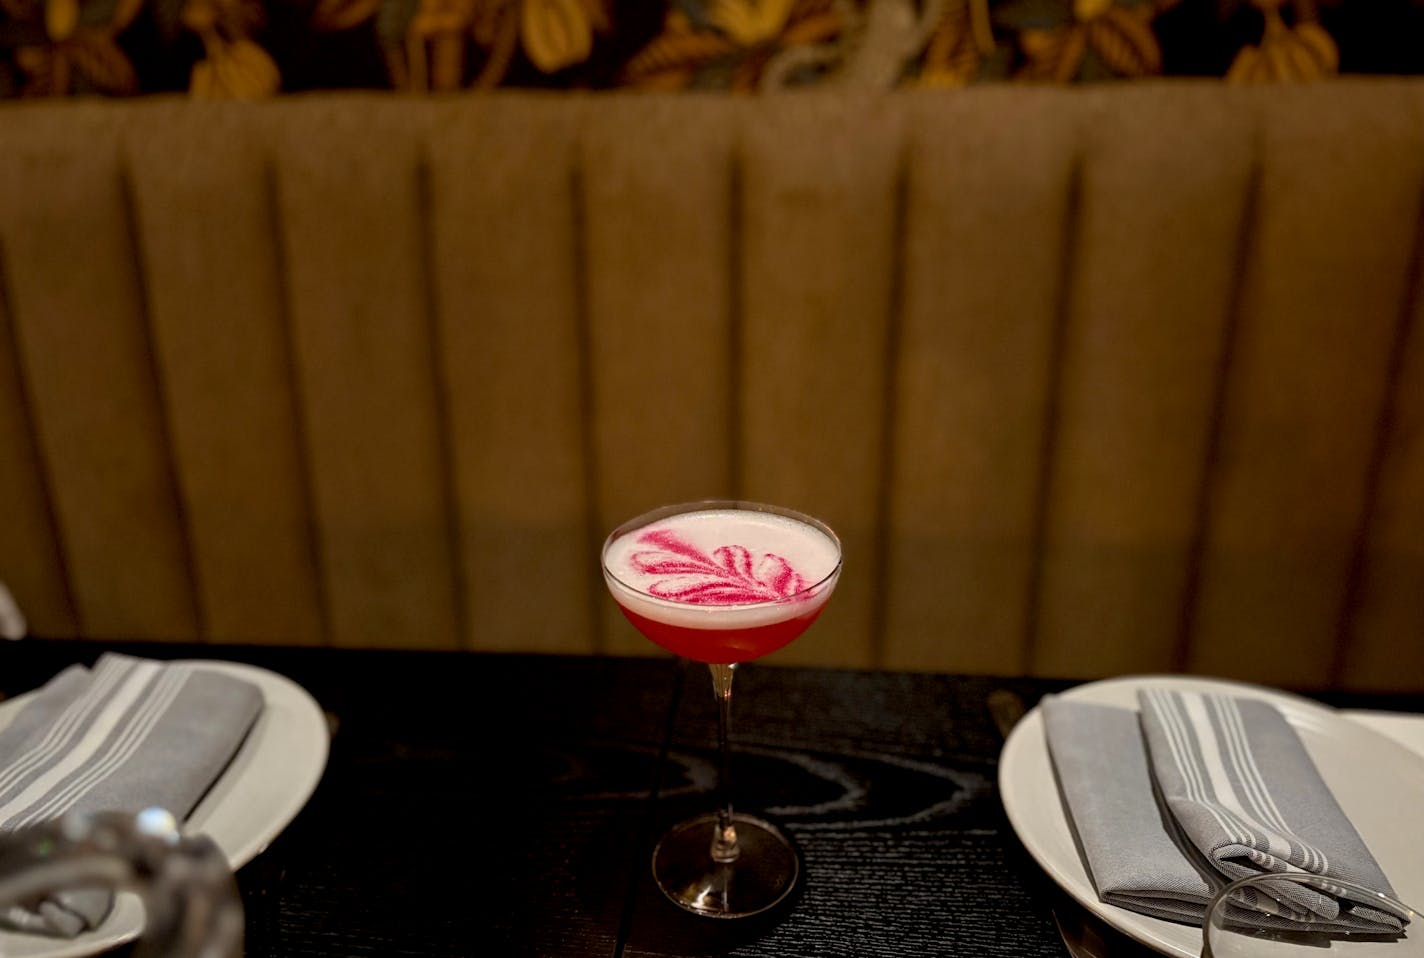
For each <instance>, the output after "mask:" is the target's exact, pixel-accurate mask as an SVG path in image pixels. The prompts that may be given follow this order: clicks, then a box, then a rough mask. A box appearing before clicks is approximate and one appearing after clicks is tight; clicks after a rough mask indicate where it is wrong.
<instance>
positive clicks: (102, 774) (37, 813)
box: [16, 668, 188, 827]
mask: <svg viewBox="0 0 1424 958" xmlns="http://www.w3.org/2000/svg"><path fill="white" fill-rule="evenodd" d="M187 681H188V673H187V671H186V670H180V669H177V668H171V669H166V670H163V671H161V672H160V673H159V675H158V678H157V680H156V681H154V680H153V679H151V678H150V679H149V680H148V684H150V685H152V690H151V691H149V692H148V693H147V694H146V695H144V697H143V698H142V699H141V700H140V706H139V708H138V709H137V710H136V711H135V713H134V714H133V716H132V717H131V718H130V719H129V720H128V722H126V723H125V726H124V728H123V734H122V735H121V736H120V737H119V739H118V740H117V741H115V742H114V743H113V745H112V746H111V751H110V752H109V754H108V755H106V756H105V757H104V758H103V759H102V760H101V761H99V762H98V763H96V764H94V765H93V766H91V767H89V768H88V769H85V768H83V767H82V766H81V767H80V768H79V769H78V770H77V771H78V772H80V773H81V774H79V775H78V777H75V778H73V780H72V781H70V782H69V784H67V785H65V786H64V787H63V788H62V789H61V790H60V791H59V792H57V793H56V794H55V795H53V796H51V797H50V799H49V800H48V801H47V802H45V803H44V804H42V805H36V806H35V807H33V808H31V809H30V811H29V812H28V813H27V814H25V815H24V817H23V818H21V819H19V820H18V821H17V822H16V827H22V826H24V825H29V824H32V823H34V822H37V821H45V820H48V819H51V818H58V817H59V816H61V815H63V814H64V813H65V812H66V811H68V810H69V808H70V807H71V806H73V805H74V803H75V802H76V801H78V800H79V799H80V798H81V797H83V796H84V795H85V794H86V793H88V791H89V790H90V789H91V788H93V787H94V786H95V785H97V784H99V783H100V782H102V781H104V780H105V779H107V778H108V777H109V776H110V775H112V774H113V773H114V772H115V771H116V770H118V769H119V768H121V767H122V766H123V764H124V763H125V762H127V761H128V760H129V759H130V758H132V757H133V755H134V753H135V752H137V751H138V749H139V747H140V746H141V745H142V744H143V743H144V742H145V741H147V739H148V736H149V735H150V734H151V733H152V732H153V730H154V728H155V727H156V726H157V725H158V723H159V721H160V720H161V719H162V718H163V716H164V715H166V714H167V713H168V710H169V709H170V708H171V707H172V705H173V702H174V700H175V699H177V698H178V693H179V692H180V691H182V689H183V686H184V684H185V683H186V682H187Z"/></svg>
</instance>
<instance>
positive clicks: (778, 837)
mask: <svg viewBox="0 0 1424 958" xmlns="http://www.w3.org/2000/svg"><path fill="white" fill-rule="evenodd" d="M732 822H733V824H734V825H736V828H737V846H738V847H739V848H740V849H741V853H740V854H739V855H738V856H737V859H736V860H735V861H732V862H727V863H726V864H722V863H719V862H715V861H713V860H712V837H713V835H714V834H715V832H716V830H717V816H716V815H715V814H709V815H699V816H697V817H696V818H690V819H688V820H687V821H685V822H682V823H680V824H678V825H674V826H673V828H672V830H671V831H669V832H668V833H667V834H666V835H664V836H663V838H662V841H660V842H658V847H657V848H654V849H653V880H654V881H655V882H656V883H657V886H658V887H659V888H660V889H662V892H663V894H664V895H666V896H667V897H668V899H669V900H670V901H671V902H672V903H673V904H675V905H677V906H678V907H679V908H685V909H687V910H688V911H690V912H692V913H693V914H695V915H703V916H705V917H708V918H749V917H750V916H752V915H759V914H761V913H762V912H764V911H767V910H769V909H771V908H774V907H776V906H777V905H778V904H780V903H781V902H782V901H784V900H785V899H786V896H787V895H789V894H791V891H792V889H794V888H795V887H796V882H797V881H798V879H799V878H800V876H801V861H800V859H799V858H798V857H797V855H796V849H795V848H793V847H792V845H791V842H790V840H788V839H787V837H786V836H785V835H783V834H781V832H780V831H779V830H778V829H777V828H776V826H775V825H772V824H771V823H770V822H764V821H762V820H761V819H759V818H753V817H752V816H750V815H743V814H741V813H736V814H733V816H732Z"/></svg>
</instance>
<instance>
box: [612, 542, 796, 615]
mask: <svg viewBox="0 0 1424 958" xmlns="http://www.w3.org/2000/svg"><path fill="white" fill-rule="evenodd" d="M638 542H639V543H642V544H646V545H649V546H652V547H653V548H651V549H647V550H640V551H638V552H635V553H633V554H632V556H631V557H630V558H631V559H632V562H633V568H635V569H637V570H638V571H639V572H641V573H643V574H644V575H647V576H653V577H658V581H656V582H654V583H653V584H652V585H651V586H649V587H648V592H649V593H650V594H652V595H655V596H657V597H658V598H660V599H672V600H673V601H675V602H686V603H689V604H691V605H746V604H748V603H753V602H775V601H776V600H778V599H786V598H790V597H791V596H793V595H795V594H796V593H798V592H800V591H801V590H803V589H805V588H806V585H807V583H806V581H805V580H804V579H803V578H802V577H801V575H800V574H799V573H797V572H796V570H795V569H793V568H792V567H791V564H790V563H789V562H787V561H786V560H785V559H784V558H782V557H781V556H779V555H776V554H775V553H773V552H764V553H762V554H760V555H757V554H755V553H753V552H752V551H751V550H750V549H748V548H747V547H746V546H741V545H725V546H719V547H718V548H716V549H714V550H713V552H712V555H710V556H709V555H707V554H706V553H704V552H702V551H700V550H699V549H697V548H696V547H695V546H693V545H691V544H690V543H688V542H686V541H684V540H683V539H681V538H679V537H678V535H677V534H676V533H674V532H672V531H670V530H667V529H650V530H648V531H647V532H644V533H643V534H641V535H640V536H638Z"/></svg>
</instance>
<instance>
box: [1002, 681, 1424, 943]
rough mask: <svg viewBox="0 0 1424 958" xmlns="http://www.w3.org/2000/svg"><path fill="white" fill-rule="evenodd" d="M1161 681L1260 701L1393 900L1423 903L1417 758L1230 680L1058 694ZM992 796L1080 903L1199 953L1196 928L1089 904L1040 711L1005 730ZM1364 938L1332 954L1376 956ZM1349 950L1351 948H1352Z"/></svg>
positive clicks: (1129, 702) (1311, 708)
mask: <svg viewBox="0 0 1424 958" xmlns="http://www.w3.org/2000/svg"><path fill="white" fill-rule="evenodd" d="M1150 687H1168V688H1180V689H1193V690H1196V691H1202V692H1220V693H1226V694H1229V695H1237V696H1242V697H1250V698H1259V699H1265V700H1267V701H1269V702H1272V703H1274V704H1275V706H1276V707H1277V708H1279V709H1280V711H1281V713H1282V714H1283V715H1284V716H1285V717H1286V720H1287V721H1288V722H1290V724H1291V725H1292V726H1293V727H1294V728H1295V730H1296V733H1297V734H1298V735H1300V738H1301V741H1302V742H1303V743H1304V744H1305V747H1306V750H1307V751H1308V752H1310V756H1311V758H1312V759H1314V761H1315V764H1316V767H1317V768H1319V770H1320V774H1321V777H1323V778H1324V779H1325V782H1326V784H1328V785H1329V786H1330V790H1331V791H1332V792H1333V793H1334V794H1335V798H1336V800H1337V801H1338V802H1339V803H1340V806H1341V807H1342V808H1343V809H1344V810H1345V813H1346V814H1347V815H1348V816H1349V817H1350V821H1351V822H1353V823H1354V825H1355V827H1356V828H1357V829H1358V830H1359V832H1360V835H1361V836H1363V838H1364V840H1365V844H1367V845H1368V846H1369V848H1370V851H1371V852H1373V853H1374V856H1375V858H1376V859H1377V860H1378V861H1379V863H1380V866H1381V867H1382V868H1383V869H1384V873H1385V874H1386V875H1387V876H1388V877H1389V879H1390V882H1391V883H1392V884H1393V885H1394V890H1395V893H1396V894H1397V895H1398V897H1399V898H1400V900H1401V901H1403V902H1404V903H1405V904H1409V905H1416V906H1417V905H1418V904H1419V903H1421V902H1424V822H1421V819H1420V810H1419V808H1420V806H1419V797H1420V796H1421V795H1424V758H1421V756H1419V755H1418V754H1416V753H1414V752H1412V751H1410V750H1409V749H1407V748H1405V747H1404V746H1402V745H1400V744H1398V743H1397V742H1395V741H1392V740H1391V739H1389V738H1387V737H1385V736H1384V735H1381V734H1379V733H1378V732H1375V731H1373V730H1371V729H1368V728H1366V727H1365V726H1363V725H1360V724H1357V723H1355V722H1353V721H1351V720H1349V719H1347V718H1344V717H1342V716H1341V715H1340V713H1338V712H1336V711H1334V710H1333V709H1329V708H1326V707H1325V706H1322V705H1319V704H1317V703H1314V702H1310V701H1307V700H1306V699H1302V698H1297V697H1296V696H1293V695H1287V694H1285V693H1283V692H1273V691H1270V690H1269V689H1263V688H1258V687H1256V686H1252V685H1241V684H1237V683H1234V682H1219V681H1212V680H1208V679H1191V678H1184V677H1180V676H1145V677H1143V676H1138V677H1129V678H1121V679H1109V680H1107V681H1104V682H1093V683H1090V684H1088V685H1080V686H1078V687H1077V688H1074V689H1071V690H1069V691H1068V692H1065V693H1063V697H1064V698H1067V699H1077V700H1079V701H1083V702H1096V703H1099V704H1102V705H1121V706H1126V707H1129V708H1134V709H1135V708H1136V707H1137V691H1138V689H1142V688H1150ZM999 793H1000V795H1001V796H1002V797H1003V801H1004V810H1005V811H1007V812H1008V815H1009V822H1010V823H1011V824H1012V825H1013V827H1014V831H1015V832H1017V833H1018V836H1019V838H1020V839H1021V840H1022V841H1023V843H1024V847H1026V848H1027V849H1028V851H1029V853H1030V854H1031V855H1033V857H1034V858H1035V859H1036V860H1037V861H1038V863H1039V864H1040V865H1041V866H1043V869H1044V871H1046V872H1048V874H1049V876H1050V877H1051V878H1052V879H1053V880H1054V881H1055V882H1057V883H1058V884H1059V885H1060V886H1061V887H1062V888H1063V890H1064V891H1066V892H1067V893H1068V894H1069V895H1071V896H1072V897H1073V898H1074V899H1076V900H1077V901H1078V903H1079V904H1081V905H1082V906H1083V907H1085V908H1087V909H1088V910H1089V911H1091V912H1093V914H1095V915H1097V916H1098V917H1099V918H1102V919H1103V920H1104V921H1106V922H1107V923H1108V924H1109V925H1112V926H1113V927H1114V928H1116V929H1117V930H1119V931H1121V932H1123V933H1125V934H1127V935H1129V936H1131V937H1132V938H1134V939H1136V940H1137V941H1139V942H1141V943H1142V944H1144V945H1147V946H1148V947H1149V948H1152V949H1154V950H1156V951H1159V952H1161V953H1162V954H1165V955H1175V956H1179V958H1197V956H1198V955H1200V954H1201V929H1200V928H1196V927H1193V926H1191V925H1179V924H1177V923H1175V922H1170V921H1163V920H1161V919H1159V918H1149V917H1148V916H1146V915H1139V914H1137V913H1136V912H1132V911H1128V910H1126V909H1124V908H1119V907H1117V906H1115V905H1107V904H1104V903H1103V902H1100V901H1098V895H1097V892H1096V891H1094V889H1093V883H1092V881H1091V880H1090V879H1089V877H1088V873H1087V870H1086V869H1085V868H1084V865H1083V862H1082V860H1081V859H1080V858H1079V856H1078V850H1077V847H1076V846H1075V844H1074V841H1073V836H1072V833H1071V832H1070V831H1069V829H1068V820H1067V818H1066V817H1065V815H1064V811H1063V804H1062V802H1061V801H1060V800H1059V797H1058V786H1057V783H1056V781H1055V779H1054V777H1053V769H1052V766H1051V765H1050V764H1049V760H1048V746H1047V743H1046V741H1045V739H1044V733H1043V715H1042V713H1041V711H1040V710H1039V709H1037V708H1035V709H1033V710H1032V711H1031V712H1029V713H1028V715H1026V716H1024V718H1023V721H1021V722H1019V724H1018V725H1017V726H1016V727H1015V728H1014V730H1013V732H1011V733H1010V734H1009V739H1008V741H1007V742H1005V743H1004V750H1003V753H1002V755H1001V756H1000V760H999ZM1371 944H1372V943H1370V942H1348V941H1336V942H1334V943H1333V945H1332V947H1331V954H1332V955H1339V956H1341V958H1345V956H1348V955H1350V954H1352V953H1363V954H1370V955H1374V956H1376V958H1378V954H1379V952H1378V946H1377V945H1376V946H1375V948H1374V950H1370V948H1371ZM1357 950H1358V951H1357Z"/></svg>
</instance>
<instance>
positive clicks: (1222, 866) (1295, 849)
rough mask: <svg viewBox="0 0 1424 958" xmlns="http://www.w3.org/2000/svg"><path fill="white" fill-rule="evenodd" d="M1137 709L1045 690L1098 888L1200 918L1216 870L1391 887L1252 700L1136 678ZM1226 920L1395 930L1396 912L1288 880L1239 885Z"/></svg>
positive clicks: (1107, 895) (1271, 713)
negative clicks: (1252, 889)
mask: <svg viewBox="0 0 1424 958" xmlns="http://www.w3.org/2000/svg"><path fill="white" fill-rule="evenodd" d="M1139 706H1140V708H1141V713H1140V714H1139V713H1138V712H1135V711H1133V710H1131V709H1123V708H1114V707H1111V706H1104V705H1096V704H1092V703H1085V702H1074V701H1065V700H1063V699H1060V698H1056V697H1051V698H1049V699H1048V700H1046V701H1045V704H1044V713H1043V714H1044V723H1045V729H1046V731H1047V735H1048V746H1049V751H1050V754H1051V756H1052V759H1053V764H1054V770H1055V772H1056V774H1057V776H1058V781H1059V785H1060V787H1061V789H1062V791H1063V797H1064V800H1065V803H1066V805H1067V809H1068V813H1069V816H1070V818H1071V820H1072V822H1073V826H1074V830H1075V832H1076V833H1077V836H1078V841H1079V844H1080V846H1081V849H1082V852H1083V855H1084V858H1085V859H1086V860H1087V865H1088V870H1089V872H1090V873H1091V876H1092V879H1093V882H1094V885H1095V887H1096V888H1097V891H1098V895H1099V897H1100V898H1101V899H1102V900H1103V901H1105V902H1109V903H1111V904H1115V905H1120V906H1122V907H1124V908H1129V909H1131V910H1133V911H1137V912H1141V913H1143V914H1147V915H1152V916H1154V917H1158V918H1166V919H1169V920H1173V921H1182V922H1188V923H1193V924H1200V923H1201V921H1202V917H1203V914H1204V912H1205V910H1206V906H1207V904H1208V903H1210V901H1211V898H1212V896H1213V894H1214V893H1215V892H1216V891H1217V890H1218V889H1220V888H1222V887H1223V886H1224V885H1225V884H1226V883H1227V882H1229V881H1232V880H1234V879H1237V878H1242V877H1245V876H1247V875H1253V874H1260V873H1263V872H1289V871H1294V872H1311V873H1314V874H1318V875H1322V876H1326V877H1334V878H1343V879H1349V880H1352V881H1357V882H1360V883H1362V884H1365V885H1368V886H1369V887H1371V888H1375V889H1377V890H1379V891H1381V892H1384V893H1386V894H1390V895H1392V894H1393V892H1392V890H1391V889H1390V886H1389V882H1388V881H1387V880H1386V879H1385V876H1384V874H1383V872H1382V871H1381V870H1380V867H1379V865H1378V863H1377V862H1376V861H1375V859H1374V856H1373V855H1371V854H1370V851H1369V849H1368V848H1367V847H1366V846H1365V843H1364V842H1363V841H1362V840H1361V838H1360V836H1359V833H1358V832H1357V831H1356V830H1355V828H1354V827H1353V826H1352V825H1351V824H1350V822H1349V819H1348V818H1346V816H1345V814H1344V812H1343V811H1342V810H1341V808H1340V806H1339V805H1338V803H1336V801H1335V799H1334V796H1332V795H1331V794H1330V789H1329V787H1328V786H1327V785H1326V784H1325V782H1324V780H1323V779H1321V777H1320V774H1319V772H1318V771H1317V770H1316V768H1315V765H1314V763H1313V762H1312V761H1311V759H1310V756H1309V754H1308V753H1307V752H1306V751H1305V748H1304V746H1303V745H1302V744H1301V742H1300V739H1299V738H1298V737H1297V736H1296V734H1295V731H1294V729H1292V728H1291V727H1290V724H1289V723H1288V722H1287V721H1286V720H1285V718H1284V717H1283V716H1282V715H1281V714H1280V712H1278V711H1277V710H1276V709H1275V708H1274V707H1273V706H1272V705H1270V704H1269V703H1267V702H1262V701H1259V700H1255V699H1239V698H1234V697H1231V696H1223V695H1211V694H1203V693H1197V692H1185V691H1179V690H1165V689H1147V690H1144V691H1143V692H1141V693H1140V694H1139ZM1228 918H1229V920H1231V921H1233V922H1234V923H1236V924H1241V925H1250V926H1256V927H1274V928H1293V927H1294V928H1298V927H1301V926H1302V925H1303V924H1309V925H1310V926H1311V927H1312V928H1313V929H1315V930H1331V931H1355V932H1375V933H1385V934H1388V933H1393V932H1397V931H1399V930H1400V928H1401V923H1400V921H1399V919H1398V918H1397V917H1395V916H1393V915H1390V914H1387V913H1385V912H1382V911H1380V910H1378V909H1374V908H1370V907H1368V906H1365V905H1363V904H1360V903H1354V902H1350V901H1348V900H1346V899H1344V898H1340V897H1334V896H1330V895H1323V894H1317V893H1314V892H1312V891H1310V890H1308V889H1306V888H1304V887H1301V886H1292V887H1291V888H1290V889H1288V890H1287V893H1286V894H1283V895H1280V896H1279V897H1276V898H1272V897H1268V896H1266V895H1261V894H1255V893H1249V892H1248V893H1245V894H1243V895H1242V896H1241V901H1240V903H1239V904H1235V903H1233V904H1230V905H1229V906H1228Z"/></svg>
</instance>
